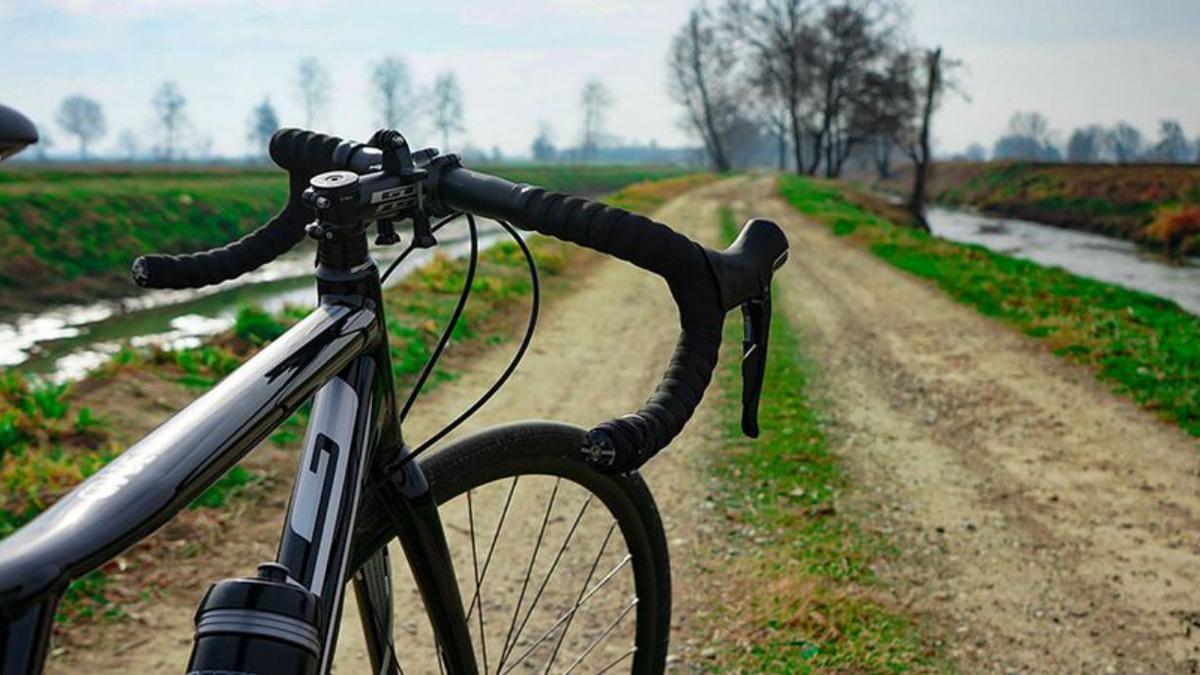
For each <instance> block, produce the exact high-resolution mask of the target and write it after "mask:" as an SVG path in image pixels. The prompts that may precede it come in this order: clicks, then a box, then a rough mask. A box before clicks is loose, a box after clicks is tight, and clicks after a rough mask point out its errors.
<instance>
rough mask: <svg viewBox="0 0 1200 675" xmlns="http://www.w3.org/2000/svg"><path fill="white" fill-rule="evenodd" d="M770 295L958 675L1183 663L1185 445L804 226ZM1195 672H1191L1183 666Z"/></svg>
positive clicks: (1193, 525)
mask: <svg viewBox="0 0 1200 675" xmlns="http://www.w3.org/2000/svg"><path fill="white" fill-rule="evenodd" d="M736 206H737V209H736V210H737V212H738V213H739V215H742V216H745V215H750V213H751V212H753V214H754V215H764V216H766V217H768V218H774V219H776V220H778V221H779V222H780V224H781V225H783V226H784V229H785V230H786V231H787V233H788V236H789V238H790V240H791V245H792V249H791V250H792V255H791V258H790V261H789V263H788V265H787V266H786V267H785V268H784V270H783V271H782V274H781V278H780V286H781V287H782V293H781V298H782V301H781V302H779V304H778V305H777V306H778V307H779V308H780V310H781V311H785V312H787V314H788V315H789V316H790V317H791V318H792V321H793V324H794V325H795V326H796V327H798V328H799V329H800V330H801V334H802V337H803V342H804V344H805V347H806V348H807V349H808V350H809V351H810V356H812V357H813V360H814V361H815V362H816V363H817V364H818V370H819V377H818V378H817V386H818V387H819V397H823V398H824V399H825V400H826V401H827V404H828V413H829V414H830V416H831V418H832V422H833V424H834V433H833V434H832V435H833V437H834V438H835V439H837V441H838V445H837V446H835V449H836V451H837V453H838V454H839V456H840V457H841V458H842V459H843V461H845V462H846V463H847V464H848V466H849V467H850V468H851V472H852V475H853V476H854V479H855V483H857V484H858V485H859V489H858V490H857V496H852V497H851V498H850V500H851V501H852V502H854V503H853V504H849V505H847V506H849V507H850V508H858V509H863V510H865V511H869V512H872V516H871V517H872V519H873V520H875V521H876V522H877V526H878V527H879V528H880V529H883V530H885V531H888V532H890V533H891V534H892V536H893V538H894V539H895V541H896V543H897V544H898V545H899V547H900V550H901V551H903V555H902V556H900V560H899V561H898V562H894V563H892V564H891V567H889V568H885V569H881V570H880V572H881V577H882V579H883V581H884V583H885V584H887V585H891V586H893V588H895V589H896V590H897V592H898V594H899V595H900V596H901V597H902V598H905V599H906V601H907V602H909V603H910V604H911V606H912V607H913V609H914V610H915V611H917V612H918V613H924V614H927V615H930V616H933V617H935V618H936V619H937V620H938V622H939V623H941V624H942V625H943V626H944V628H945V631H944V632H945V641H946V643H947V645H948V651H949V653H950V655H951V656H952V657H954V658H955V660H956V661H958V663H959V665H960V667H961V668H962V669H963V670H964V671H967V672H985V671H986V672H1089V673H1093V672H1122V673H1127V672H1183V671H1186V670H1187V669H1189V668H1195V667H1196V659H1197V657H1200V635H1192V630H1193V629H1194V627H1195V626H1197V625H1200V590H1198V589H1197V583H1196V582H1197V574H1198V573H1200V541H1198V537H1200V534H1198V533H1200V489H1198V487H1200V483H1198V480H1197V475H1198V472H1200V457H1198V456H1197V453H1196V450H1197V443H1196V441H1195V439H1193V438H1191V437H1188V436H1187V435H1185V434H1184V433H1183V432H1181V431H1179V430H1178V429H1176V428H1174V427H1171V426H1169V425H1166V424H1164V423H1162V422H1160V421H1159V420H1158V419H1156V418H1154V417H1153V416H1152V415H1151V414H1149V413H1147V412H1145V411H1143V410H1140V409H1138V408H1137V407H1136V406H1135V405H1134V404H1133V403H1132V402H1130V401H1128V400H1126V399H1124V398H1121V397H1118V396H1116V395H1114V394H1112V393H1111V392H1109V391H1108V390H1107V389H1106V388H1105V386H1104V385H1103V384H1101V383H1098V382H1097V381H1096V380H1095V379H1094V378H1093V376H1092V375H1091V373H1089V372H1088V371H1087V370H1086V369H1084V368H1081V367H1077V366H1074V365H1072V364H1069V363H1067V362H1065V361H1063V360H1061V359H1059V358H1057V357H1055V356H1053V355H1052V354H1050V353H1049V352H1048V350H1047V349H1046V348H1045V347H1044V346H1043V345H1040V344H1038V343H1036V342H1035V341H1033V340H1031V339H1027V338H1025V337H1024V336H1022V335H1020V334H1018V333H1016V332H1015V331H1012V330H1010V329H1008V328H1006V327H1004V326H1003V325H1001V324H999V323H998V322H995V321H992V320H990V319H987V318H984V317H982V316H980V315H978V314H977V313H976V312H975V311H974V310H973V309H972V308H969V307H966V306H963V305H960V304H957V303H955V302H953V301H952V300H950V299H949V298H948V297H946V296H945V295H944V294H943V293H942V292H940V291H939V290H938V289H937V288H935V287H933V286H932V285H930V284H928V283H926V282H924V281H922V280H919V279H916V278H914V277H911V276H908V275H907V274H905V273H903V272H901V271H899V270H896V269H894V268H892V267H890V266H888V265H887V264H886V263H884V262H882V261H880V260H878V259H877V258H874V257H873V256H871V254H870V253H869V252H866V251H863V250H861V249H859V248H857V247H855V246H854V245H853V244H852V243H851V242H849V241H846V240H843V239H838V238H836V237H834V236H833V235H831V234H830V233H829V231H828V228H826V227H824V226H822V225H819V224H815V223H810V222H805V221H804V220H803V219H802V218H800V217H799V216H798V215H797V213H796V212H795V211H794V210H792V209H791V208H790V207H789V206H788V205H787V204H785V203H784V202H783V201H781V200H780V199H779V198H778V197H777V196H776V194H775V191H774V185H773V181H772V180H771V179H769V178H762V179H757V180H755V181H754V184H753V186H752V187H751V188H749V189H748V190H746V191H745V196H744V198H743V199H742V201H740V202H739V203H738V204H737V205H736ZM1193 672H1195V671H1194V670H1193Z"/></svg>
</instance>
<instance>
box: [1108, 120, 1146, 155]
mask: <svg viewBox="0 0 1200 675" xmlns="http://www.w3.org/2000/svg"><path fill="white" fill-rule="evenodd" d="M1108 144H1109V147H1111V148H1112V151H1113V154H1114V155H1116V159H1117V163H1118V164H1128V163H1130V162H1132V161H1134V160H1135V159H1137V157H1138V154H1140V153H1141V151H1142V132H1140V131H1138V130H1137V127H1135V126H1133V125H1132V124H1129V123H1128V122H1118V123H1117V125H1116V126H1115V127H1113V128H1112V129H1110V130H1109V131H1108Z"/></svg>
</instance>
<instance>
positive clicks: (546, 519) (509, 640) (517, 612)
mask: <svg viewBox="0 0 1200 675" xmlns="http://www.w3.org/2000/svg"><path fill="white" fill-rule="evenodd" d="M561 483H562V478H555V479H554V488H553V489H551V490H550V499H548V500H547V501H546V513H545V514H544V515H543V516H542V526H541V529H539V530H538V536H537V541H535V542H534V543H533V553H531V554H530V556H529V566H528V567H527V568H526V569H525V579H524V581H522V582H521V592H520V593H519V594H518V595H517V605H516V607H514V608H513V614H512V620H511V621H509V624H508V635H505V636H504V649H503V651H501V652H500V662H499V663H497V664H496V670H500V669H502V668H504V662H505V661H506V660H507V659H508V655H509V653H510V652H511V650H512V648H513V647H514V646H515V645H516V641H515V640H513V631H515V630H516V629H517V619H518V618H520V616H521V606H522V605H524V604H525V592H526V591H528V590H529V579H530V577H532V576H533V566H534V564H535V563H536V562H537V557H538V552H539V551H541V550H542V540H543V539H545V537H546V526H547V525H549V524H550V513H551V512H553V511H554V499H555V498H556V497H557V496H558V486H559V485H560V484H561ZM517 637H520V635H519V634H518V636H517Z"/></svg>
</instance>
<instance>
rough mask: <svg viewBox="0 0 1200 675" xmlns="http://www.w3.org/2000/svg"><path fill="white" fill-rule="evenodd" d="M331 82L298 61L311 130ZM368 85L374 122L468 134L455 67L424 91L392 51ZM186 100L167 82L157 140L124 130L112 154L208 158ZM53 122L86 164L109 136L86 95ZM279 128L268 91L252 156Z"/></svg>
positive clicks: (249, 125)
mask: <svg viewBox="0 0 1200 675" xmlns="http://www.w3.org/2000/svg"><path fill="white" fill-rule="evenodd" d="M331 82H332V80H331V78H330V75H329V71H328V70H327V69H326V68H325V66H324V65H322V64H321V62H320V61H319V60H317V59H315V58H305V59H303V60H301V61H300V62H299V63H298V64H297V66H296V73H295V80H294V86H295V94H296V99H297V101H298V102H299V104H300V106H301V109H302V110H303V114H304V124H305V125H306V126H308V127H309V128H312V127H314V126H316V125H318V124H321V123H323V122H324V121H325V116H326V113H327V110H328V106H329V101H330V95H331V91H330V89H331ZM369 86H370V89H371V91H370V94H371V97H372V100H373V102H374V104H375V107H376V111H377V120H378V123H379V124H380V125H382V126H386V127H389V128H402V129H404V130H406V131H407V132H410V133H411V131H412V129H411V128H410V126H412V125H420V124H421V123H424V122H428V125H429V126H430V127H432V129H434V130H436V131H437V132H438V133H439V134H440V136H441V140H442V143H443V144H444V145H447V146H448V145H449V144H450V139H451V135H452V134H455V133H459V132H462V131H464V126H463V94H462V89H461V88H460V87H459V85H458V79H457V77H456V75H455V74H454V72H453V71H449V70H447V71H443V72H441V73H439V74H438V75H437V77H436V79H435V80H434V82H433V84H432V85H431V86H430V87H428V88H422V87H418V86H417V85H416V84H415V83H414V81H413V78H412V75H411V74H410V71H409V69H408V65H407V63H406V62H405V61H404V59H403V58H401V57H398V56H388V57H385V58H383V59H382V60H380V61H379V62H377V63H375V64H374V65H373V66H372V69H371V79H370V84H369ZM187 103H188V100H187V98H186V97H185V96H184V94H183V91H182V89H181V88H180V86H179V85H178V84H177V83H175V82H172V81H166V82H163V83H162V84H161V85H159V87H158V88H157V89H156V90H155V92H154V95H153V96H152V97H151V100H150V107H151V112H152V116H151V120H152V121H151V124H150V128H149V130H148V136H149V137H150V138H151V139H152V141H151V142H150V143H149V144H148V145H144V144H143V143H142V142H141V141H140V140H139V137H138V134H136V133H135V132H134V131H133V130H132V129H129V128H125V129H122V130H121V132H120V133H119V134H118V135H117V138H116V144H115V146H114V147H113V148H112V150H111V151H110V152H109V153H108V154H109V156H117V157H120V158H122V159H125V160H129V161H134V160H138V159H151V160H154V161H160V162H174V161H183V160H191V159H207V158H208V157H210V156H211V154H212V144H213V142H212V138H211V137H209V136H207V135H205V134H203V133H201V132H200V131H199V130H197V129H196V128H195V126H194V125H193V124H192V123H191V120H190V119H189V117H188V109H187ZM55 121H56V122H57V124H58V127H59V128H60V129H61V130H62V132H63V133H64V134H65V135H66V136H68V137H70V138H73V139H74V141H75V142H76V144H77V145H78V149H79V159H80V160H81V161H87V160H88V159H90V158H91V155H92V149H93V148H94V147H95V143H96V142H98V141H100V140H101V139H103V138H104V136H105V135H106V134H107V133H108V124H107V120H106V118H105V115H104V109H103V107H102V106H101V104H100V102H99V101H97V100H95V99H93V98H91V97H88V96H86V95H84V94H73V95H71V96H68V97H67V98H65V99H64V100H63V101H62V103H61V104H60V105H59V109H58V113H57V115H56V117H55ZM279 127H280V120H279V114H278V113H277V112H276V109H275V106H274V104H273V103H272V102H271V99H270V97H269V96H264V97H263V99H262V101H261V102H259V103H257V104H256V105H255V106H254V107H253V108H252V109H251V110H250V113H249V115H248V118H247V121H246V140H247V143H248V145H249V148H250V152H249V156H250V157H251V158H252V159H255V160H261V159H264V158H265V157H266V151H267V143H268V141H269V140H270V138H271V135H272V134H274V133H275V131H276V130H278V129H279ZM49 147H53V141H52V139H51V134H50V133H48V131H47V130H42V133H41V140H40V142H39V144H38V147H37V149H36V151H35V156H36V157H37V158H38V159H41V160H45V159H46V149H47V148H49Z"/></svg>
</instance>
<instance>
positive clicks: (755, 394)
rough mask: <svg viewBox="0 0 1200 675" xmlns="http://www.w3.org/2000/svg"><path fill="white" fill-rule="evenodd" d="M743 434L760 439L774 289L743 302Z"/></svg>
mask: <svg viewBox="0 0 1200 675" xmlns="http://www.w3.org/2000/svg"><path fill="white" fill-rule="evenodd" d="M742 330H743V335H742V433H744V434H746V435H747V436H749V437H750V438H758V400H759V398H760V397H761V396H762V388H763V380H764V379H765V377H766V373H767V341H768V339H769V338H770V335H771V291H770V289H767V290H766V291H765V292H764V293H763V294H762V296H760V297H758V298H752V299H750V300H747V301H746V302H744V303H742Z"/></svg>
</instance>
